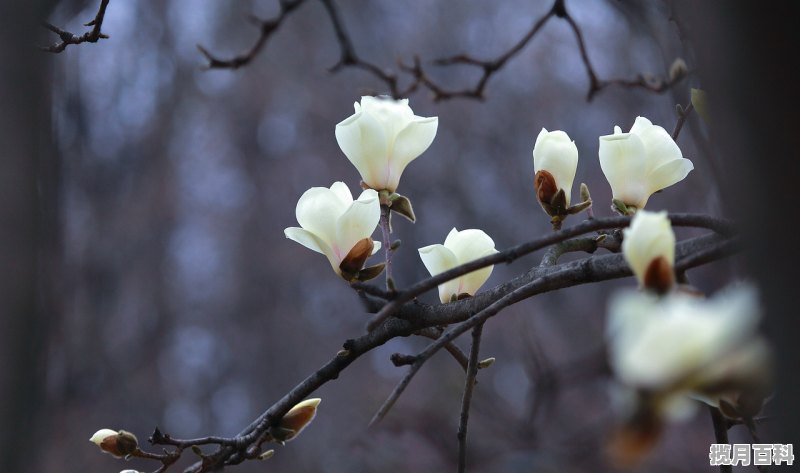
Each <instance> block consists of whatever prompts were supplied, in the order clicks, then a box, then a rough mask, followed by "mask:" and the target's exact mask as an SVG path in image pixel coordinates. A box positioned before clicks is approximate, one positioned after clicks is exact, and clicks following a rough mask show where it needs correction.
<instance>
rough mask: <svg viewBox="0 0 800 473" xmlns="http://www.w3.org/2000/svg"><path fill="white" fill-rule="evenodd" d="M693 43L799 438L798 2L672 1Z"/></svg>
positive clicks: (792, 437)
mask: <svg viewBox="0 0 800 473" xmlns="http://www.w3.org/2000/svg"><path fill="white" fill-rule="evenodd" d="M674 7H676V17H677V18H678V19H679V21H682V20H685V21H686V22H687V26H688V27H689V30H690V34H691V35H692V37H693V43H694V48H695V50H696V52H697V66H698V70H699V72H700V74H701V78H702V84H703V88H705V89H707V90H708V93H709V97H710V99H711V100H710V105H711V112H712V123H711V127H712V128H711V130H712V135H711V140H712V142H713V144H714V146H716V148H717V159H718V162H719V163H720V164H721V165H722V168H723V171H724V174H725V175H724V179H723V183H722V186H723V189H722V195H723V196H725V199H726V201H725V207H726V211H727V213H728V215H729V216H730V217H733V218H736V219H738V220H740V221H743V222H745V223H748V224H749V225H748V227H747V236H748V238H749V240H748V242H747V247H748V249H749V252H748V255H749V262H750V266H751V268H750V269H751V271H752V273H753V274H754V276H755V277H756V278H757V280H758V281H759V284H760V286H761V291H762V296H763V299H764V301H765V303H766V309H767V314H766V315H767V317H766V329H767V333H768V335H769V336H770V338H771V340H772V342H773V344H774V346H775V349H776V367H777V396H776V398H775V400H774V402H773V404H774V405H772V406H771V407H770V409H769V410H770V411H771V412H774V413H777V416H776V417H777V421H778V423H779V430H778V432H777V435H778V436H777V437H776V438H775V439H773V440H774V441H776V442H778V443H795V444H798V443H800V405H798V402H799V401H800V378H798V376H797V367H798V366H800V363H799V362H800V357H799V356H798V348H800V343H798V338H800V332H798V327H800V323H798V322H800V314H798V301H797V283H798V277H797V275H798V268H800V258H798V254H799V253H800V252H798V250H797V247H798V242H797V239H798V235H797V231H796V228H797V218H798V216H800V213H798V207H797V199H795V190H796V188H797V187H798V184H800V182H799V181H800V172H798V165H799V164H800V131H799V130H798V125H800V120H798V118H797V115H798V113H800V77H798V74H797V71H799V70H800V54H798V52H797V46H798V45H799V44H800V30H798V28H797V18H798V17H799V16H800V4H798V3H797V2H748V1H740V2H714V3H707V2H676V3H675V4H674Z"/></svg>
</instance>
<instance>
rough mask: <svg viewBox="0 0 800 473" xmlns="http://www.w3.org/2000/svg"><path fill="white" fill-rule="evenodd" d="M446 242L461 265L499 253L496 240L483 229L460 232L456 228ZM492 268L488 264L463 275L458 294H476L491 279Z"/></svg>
mask: <svg viewBox="0 0 800 473" xmlns="http://www.w3.org/2000/svg"><path fill="white" fill-rule="evenodd" d="M444 244H445V246H446V247H447V248H448V249H449V250H450V251H452V252H453V255H454V256H455V257H456V261H458V264H459V265H461V264H464V263H469V262H470V261H473V260H476V259H478V258H482V257H484V256H487V255H490V254H493V253H497V250H495V248H494V241H493V240H492V239H491V238H490V237H489V235H487V234H486V233H485V232H484V231H483V230H478V229H467V230H462V231H460V232H459V231H458V230H456V229H455V228H454V229H453V230H451V231H450V234H449V235H447V239H446V240H445V242H444ZM492 269H493V266H488V267H486V268H481V269H479V270H477V271H473V272H471V273H468V274H465V275H464V276H461V278H460V280H459V286H458V294H463V293H466V294H471V295H474V294H475V292H477V290H478V289H479V288H480V287H481V286H482V285H483V283H485V282H486V280H487V279H489V276H490V275H491V274H492Z"/></svg>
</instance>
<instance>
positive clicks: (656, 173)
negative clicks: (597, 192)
mask: <svg viewBox="0 0 800 473" xmlns="http://www.w3.org/2000/svg"><path fill="white" fill-rule="evenodd" d="M599 154H600V168H601V169H602V170H603V174H605V176H606V179H608V182H609V184H611V190H612V191H613V195H614V201H615V202H614V208H616V209H617V210H619V211H621V212H622V213H624V214H628V213H633V212H635V211H636V210H639V209H642V208H644V206H645V205H646V204H647V200H648V199H649V198H650V195H652V194H653V193H654V192H657V191H659V190H661V189H664V188H666V187H669V186H671V185H673V184H675V183H677V182H680V181H682V180H683V179H684V178H685V177H686V175H687V174H689V172H690V171H691V170H692V169H694V165H693V164H692V162H691V161H689V160H688V159H685V158H684V157H683V155H682V154H681V150H680V148H679V147H678V145H677V144H676V143H675V141H674V140H673V139H672V137H671V136H670V135H669V133H667V131H666V130H664V129H663V128H662V127H660V126H658V125H653V124H652V123H651V122H650V120H648V119H646V118H644V117H637V118H636V121H635V122H634V124H633V127H631V131H630V132H629V133H622V130H621V129H620V127H618V126H615V127H614V134H613V135H606V136H601V137H600V152H599Z"/></svg>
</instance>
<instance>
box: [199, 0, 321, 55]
mask: <svg viewBox="0 0 800 473" xmlns="http://www.w3.org/2000/svg"><path fill="white" fill-rule="evenodd" d="M303 2H305V0H280V2H279V3H280V12H278V16H276V17H274V18H270V19H268V20H261V19H258V18H255V17H251V20H252V21H253V23H255V24H256V26H258V28H259V31H260V33H259V36H258V39H257V40H256V42H255V43H253V46H251V47H250V49H248V50H247V51H246V52H244V53H242V54H239V55H238V56H234V57H232V58H230V59H221V58H219V57H217V56H214V55H213V54H211V53H210V52H209V51H208V50H207V49H206V48H204V47H203V46H201V45H199V44H198V45H197V49H199V50H200V52H201V53H203V56H205V57H206V59H207V60H208V64H207V65H206V67H207V68H208V69H238V68H240V67H242V66H246V65H247V64H250V62H251V61H252V60H253V59H255V57H256V56H257V55H258V53H259V52H261V50H262V49H263V48H264V45H266V44H267V40H268V39H269V38H270V36H272V34H273V33H275V31H277V30H278V28H280V26H281V25H282V24H283V21H284V20H285V19H286V18H287V17H288V16H289V14H290V13H292V12H293V11H294V10H296V9H297V7H299V6H300V5H302V4H303Z"/></svg>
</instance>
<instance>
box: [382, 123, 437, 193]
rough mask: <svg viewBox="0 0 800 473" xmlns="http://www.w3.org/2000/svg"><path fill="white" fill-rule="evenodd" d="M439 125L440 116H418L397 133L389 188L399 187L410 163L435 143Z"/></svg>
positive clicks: (390, 169) (391, 160) (390, 165)
mask: <svg viewBox="0 0 800 473" xmlns="http://www.w3.org/2000/svg"><path fill="white" fill-rule="evenodd" d="M438 126H439V118H438V117H431V118H416V119H414V121H412V122H410V123H409V124H408V125H407V126H406V127H405V128H403V129H402V130H401V131H400V132H399V133H398V134H397V137H396V138H395V141H394V149H393V150H392V154H391V158H390V160H389V172H390V176H389V179H388V183H389V186H388V189H389V190H391V191H394V190H396V189H397V186H398V184H399V182H400V175H401V174H402V173H403V170H404V169H405V168H406V166H407V165H408V163H410V162H411V161H413V160H414V159H416V158H417V157H418V156H419V155H421V154H422V153H423V152H425V150H426V149H428V147H429V146H430V145H431V143H433V139H434V138H435V137H436V130H437V129H438Z"/></svg>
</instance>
